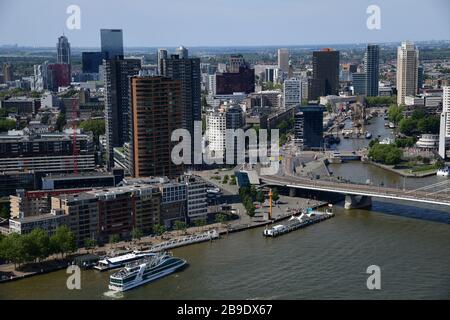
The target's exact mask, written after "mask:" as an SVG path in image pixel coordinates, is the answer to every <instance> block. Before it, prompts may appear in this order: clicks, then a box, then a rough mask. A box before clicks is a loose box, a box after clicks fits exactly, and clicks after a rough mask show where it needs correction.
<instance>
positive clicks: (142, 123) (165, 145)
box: [130, 76, 183, 178]
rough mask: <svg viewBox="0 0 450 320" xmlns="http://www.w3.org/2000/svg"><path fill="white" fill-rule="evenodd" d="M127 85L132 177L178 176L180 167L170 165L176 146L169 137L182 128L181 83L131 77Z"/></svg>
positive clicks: (167, 79)
mask: <svg viewBox="0 0 450 320" xmlns="http://www.w3.org/2000/svg"><path fill="white" fill-rule="evenodd" d="M130 81H131V92H130V101H131V131H130V132H131V139H130V159H131V163H132V165H131V168H130V173H131V175H132V176H134V177H143V176H168V177H171V178H173V177H177V176H179V175H181V174H182V173H183V166H182V165H176V164H174V163H173V162H172V158H171V152H172V149H173V147H174V146H175V145H176V144H177V142H172V141H171V135H172V132H173V131H174V130H176V129H180V128H182V117H183V96H182V94H183V90H182V81H181V80H173V79H170V78H165V77H161V76H157V77H148V76H146V77H142V76H134V77H131V78H130Z"/></svg>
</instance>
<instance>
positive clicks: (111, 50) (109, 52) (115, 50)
mask: <svg viewBox="0 0 450 320" xmlns="http://www.w3.org/2000/svg"><path fill="white" fill-rule="evenodd" d="M100 41H101V46H102V53H103V57H104V58H105V59H114V58H116V57H119V56H123V34H122V30H121V29H101V30H100Z"/></svg>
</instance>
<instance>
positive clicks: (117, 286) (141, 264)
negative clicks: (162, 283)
mask: <svg viewBox="0 0 450 320" xmlns="http://www.w3.org/2000/svg"><path fill="white" fill-rule="evenodd" d="M186 263H187V262H186V260H183V259H180V258H176V257H173V256H172V255H171V254H170V253H167V252H161V253H158V254H156V255H154V256H151V257H147V258H144V259H141V260H138V261H135V262H132V263H129V264H127V265H126V266H125V267H124V268H123V269H121V270H120V271H118V272H116V273H114V274H112V275H111V276H110V277H109V286H108V288H109V289H110V290H113V291H116V292H122V291H126V290H129V289H132V288H135V287H137V286H140V285H143V284H145V283H147V282H150V281H153V280H156V279H159V278H161V277H164V276H166V275H168V274H171V273H173V272H175V271H176V270H178V269H180V268H181V267H183V266H184V265H185V264H186Z"/></svg>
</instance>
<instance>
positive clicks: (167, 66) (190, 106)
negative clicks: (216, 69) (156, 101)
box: [162, 50, 202, 156]
mask: <svg viewBox="0 0 450 320" xmlns="http://www.w3.org/2000/svg"><path fill="white" fill-rule="evenodd" d="M183 54H185V55H184V56H179V55H172V56H171V57H170V59H163V60H162V61H163V68H162V69H163V74H162V75H163V76H165V77H168V78H171V79H173V80H179V81H181V95H182V98H183V102H182V104H183V106H182V108H183V114H182V120H183V121H182V126H181V127H180V128H185V129H187V130H189V132H190V133H191V137H193V136H194V121H201V120H202V114H201V111H202V110H201V101H200V99H201V74H200V58H189V57H188V56H187V50H186V52H185V53H183ZM183 57H184V58H183ZM177 129H179V128H177ZM193 143H194V139H192V146H193ZM192 156H193V154H192Z"/></svg>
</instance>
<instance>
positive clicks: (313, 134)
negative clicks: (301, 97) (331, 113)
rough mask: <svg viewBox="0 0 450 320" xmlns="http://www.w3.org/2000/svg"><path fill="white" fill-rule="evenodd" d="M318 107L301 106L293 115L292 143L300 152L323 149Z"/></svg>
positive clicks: (321, 124)
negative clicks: (293, 133) (293, 132)
mask: <svg viewBox="0 0 450 320" xmlns="http://www.w3.org/2000/svg"><path fill="white" fill-rule="evenodd" d="M324 111H325V108H324V107H322V106H319V105H307V106H301V107H300V108H299V109H298V112H297V113H296V114H295V127H294V131H295V135H294V142H295V144H296V145H297V146H299V147H300V148H301V149H302V150H321V149H323V112H324Z"/></svg>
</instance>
